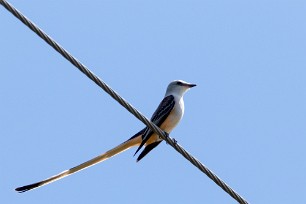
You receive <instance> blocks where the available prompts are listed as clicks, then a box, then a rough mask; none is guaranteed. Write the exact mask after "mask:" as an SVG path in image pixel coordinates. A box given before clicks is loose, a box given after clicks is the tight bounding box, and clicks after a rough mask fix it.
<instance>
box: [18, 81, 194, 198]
mask: <svg viewBox="0 0 306 204" xmlns="http://www.w3.org/2000/svg"><path fill="white" fill-rule="evenodd" d="M194 86H196V85H195V84H190V83H187V82H184V81H182V80H177V81H173V82H171V83H170V84H169V85H168V88H167V91H166V94H165V98H164V99H163V100H162V102H161V103H160V104H159V106H158V108H157V109H156V111H155V112H154V114H153V116H152V118H151V121H152V122H153V123H154V124H155V125H157V126H158V127H160V128H161V129H162V130H163V131H165V132H166V133H167V134H169V133H170V132H171V131H172V130H173V128H174V127H175V126H176V125H177V124H178V122H179V121H180V120H181V118H182V117H183V114H184V100H183V95H184V93H185V92H186V91H187V90H189V89H190V88H191V87H194ZM161 142H162V139H161V138H160V137H159V136H158V135H157V134H156V133H154V132H153V131H152V130H150V128H148V127H146V128H144V129H142V130H141V131H139V132H138V133H136V134H135V135H134V136H133V137H131V138H130V139H128V140H127V141H125V142H123V143H122V144H120V145H118V146H117V147H115V148H113V149H111V150H109V151H107V152H105V153H104V154H102V155H99V156H97V157H95V158H93V159H91V160H89V161H87V162H84V163H82V164H80V165H78V166H75V167H73V168H71V169H68V170H66V171H63V172H61V173H59V174H57V175H54V176H52V177H50V178H47V179H45V180H43V181H39V182H37V183H33V184H30V185H26V186H22V187H19V188H16V189H15V190H16V191H18V192H20V193H21V192H25V191H28V190H32V189H34V188H38V187H40V186H43V185H46V184H49V183H51V182H54V181H56V180H59V179H61V178H64V177H66V176H69V175H70V174H73V173H75V172H78V171H80V170H82V169H85V168H87V167H90V166H92V165H95V164H97V163H99V162H102V161H104V160H106V159H109V158H111V157H112V156H115V155H116V154H119V153H121V152H123V151H125V150H127V149H129V148H131V147H134V146H138V145H139V147H138V149H137V151H136V153H137V152H138V151H139V150H140V149H141V148H142V147H143V146H145V148H144V150H143V151H142V152H141V153H140V155H139V156H138V158H137V161H139V160H141V159H142V158H143V157H144V156H145V155H146V154H148V153H149V152H150V151H151V150H152V149H154V148H155V147H156V146H157V145H159V143H161ZM136 153H135V154H136ZM135 154H134V155H135Z"/></svg>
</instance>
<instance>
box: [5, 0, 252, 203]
mask: <svg viewBox="0 0 306 204" xmlns="http://www.w3.org/2000/svg"><path fill="white" fill-rule="evenodd" d="M0 4H2V6H4V7H5V8H6V9H7V10H8V11H9V12H10V13H12V14H13V15H14V16H15V17H16V18H18V19H19V20H20V21H21V22H23V23H24V24H25V25H26V26H27V27H28V28H30V29H31V30H32V31H33V32H35V33H36V34H37V35H38V36H39V37H40V38H41V39H43V40H44V41H45V42H46V43H48V44H49V45H50V46H51V47H53V48H54V49H55V50H56V51H57V52H58V53H60V54H61V55H62V56H63V57H64V58H66V59H67V60H68V61H69V62H71V63H72V64H73V65H74V66H75V67H76V68H78V69H79V70H80V71H81V72H82V73H83V74H85V75H86V76H87V77H88V78H90V79H91V80H92V81H93V82H95V83H96V84H97V85H98V86H99V87H101V88H102V89H103V90H104V91H105V92H106V93H108V94H109V95H110V96H111V97H112V98H113V99H115V100H116V101H117V102H118V103H119V104H121V105H122V106H123V107H124V108H126V109H127V110H128V111H129V112H130V113H132V114H133V115H134V116H135V117H136V118H138V119H139V120H140V121H141V122H143V123H144V124H145V125H146V126H147V127H149V128H150V129H151V130H153V131H154V132H155V133H157V134H158V135H159V136H160V137H161V138H163V139H164V140H165V141H166V142H167V143H168V144H170V145H171V146H172V147H173V148H174V149H175V150H176V151H178V152H179V153H180V154H181V155H183V156H184V157H185V158H186V159H187V160H188V161H190V162H191V163H192V164H193V165H194V166H196V167H197V168H198V169H199V170H200V171H202V172H203V173H205V174H206V175H207V176H208V177H209V178H210V179H212V180H213V181H214V182H215V183H216V184H217V185H218V186H220V187H221V188H222V189H223V190H224V191H225V192H227V193H228V194H229V195H230V196H231V197H232V198H234V199H235V200H236V201H237V202H238V203H243V204H247V203H248V202H247V201H246V200H244V199H243V198H242V197H241V196H240V195H239V194H238V193H236V192H235V191H234V190H233V189H232V188H231V187H229V186H228V185H227V184H226V183H225V182H223V181H222V180H221V179H220V178H219V177H218V176H217V175H216V174H214V173H213V172H212V171H211V170H209V169H208V168H207V167H205V166H204V165H203V164H202V163H201V162H200V161H199V160H197V159H196V158H195V157H193V156H192V155H191V154H189V153H188V152H187V151H186V150H185V149H183V147H182V146H180V145H179V144H178V143H177V141H176V140H174V139H172V138H170V137H169V136H168V135H167V134H165V133H164V132H163V131H162V130H161V129H160V128H159V127H157V126H156V125H155V124H154V123H152V122H151V121H150V120H149V119H147V118H146V117H145V116H143V115H142V114H141V113H140V112H139V111H138V110H136V109H135V108H134V107H133V106H132V105H130V104H129V103H128V102H127V101H125V100H124V99H123V98H122V97H121V96H119V95H118V94H117V93H116V92H115V91H114V90H113V89H111V88H110V87H109V86H108V85H107V84H106V83H104V82H103V81H102V80H101V79H99V77H97V76H96V75H95V74H94V73H92V72H91V71H90V70H89V69H88V68H86V66H84V65H83V64H82V63H81V62H79V61H78V60H77V59H76V58H74V57H73V56H72V55H71V54H69V53H68V52H67V51H66V50H65V49H64V48H63V47H61V46H60V45H59V44H58V43H56V42H55V41H54V40H52V39H51V37H49V36H48V35H47V34H46V33H44V32H43V31H42V30H41V29H40V28H38V27H37V26H36V25H35V24H34V23H32V22H31V21H30V20H29V19H27V18H26V17H25V16H24V15H22V14H21V13H20V12H19V11H18V10H17V9H15V8H14V7H13V6H12V5H10V4H9V3H8V2H7V1H5V0H0Z"/></svg>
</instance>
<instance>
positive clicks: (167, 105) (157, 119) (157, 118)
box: [134, 95, 175, 160]
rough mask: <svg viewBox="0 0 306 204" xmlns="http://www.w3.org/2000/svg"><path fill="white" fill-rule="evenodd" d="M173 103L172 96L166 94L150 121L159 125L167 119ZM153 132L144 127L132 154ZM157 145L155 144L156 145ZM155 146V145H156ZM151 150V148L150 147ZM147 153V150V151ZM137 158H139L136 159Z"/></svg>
mask: <svg viewBox="0 0 306 204" xmlns="http://www.w3.org/2000/svg"><path fill="white" fill-rule="evenodd" d="M174 105H175V101H174V96H173V95H169V96H166V97H165V98H164V99H163V100H162V101H161V102H160V104H159V106H158V107H157V109H156V111H155V112H154V113H153V115H152V118H151V121H152V122H153V123H154V124H155V125H157V126H161V124H162V123H163V122H164V121H165V120H166V119H167V117H168V116H169V114H170V112H171V111H172V109H173V107H174ZM152 134H153V131H152V130H151V129H150V128H148V127H147V128H146V129H145V132H144V133H143V135H142V142H141V144H140V145H139V147H138V149H137V150H136V152H135V154H134V156H135V155H136V154H137V152H138V151H139V150H140V149H141V148H142V147H143V145H144V144H145V143H146V142H147V141H148V140H149V138H150V137H151V135H152ZM156 146H157V145H156ZM156 146H155V147H156ZM151 150H152V149H151ZM147 153H148V152H147ZM138 160H139V159H138Z"/></svg>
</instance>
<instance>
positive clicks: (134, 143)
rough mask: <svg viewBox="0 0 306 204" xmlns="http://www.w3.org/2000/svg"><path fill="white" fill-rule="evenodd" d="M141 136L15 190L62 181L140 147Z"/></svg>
mask: <svg viewBox="0 0 306 204" xmlns="http://www.w3.org/2000/svg"><path fill="white" fill-rule="evenodd" d="M141 134H142V132H141V131H140V132H139V133H137V134H136V135H134V136H133V137H131V138H130V139H129V140H127V141H125V142H124V143H122V144H120V145H118V146H117V147H115V148H113V149H111V150H109V151H107V152H105V153H104V154H101V155H99V156H97V157H95V158H93V159H91V160H89V161H87V162H84V163H82V164H80V165H78V166H75V167H73V168H71V169H68V170H66V171H63V172H61V173H59V174H57V175H54V176H52V177H50V178H47V179H45V180H43V181H39V182H36V183H33V184H29V185H26V186H22V187H18V188H16V189H15V190H16V191H18V192H19V193H23V192H26V191H29V190H32V189H34V188H38V187H41V186H44V185H46V184H49V183H52V182H54V181H57V180H59V179H62V178H64V177H66V176H69V175H71V174H73V173H76V172H78V171H81V170H83V169H86V168H88V167H90V166H93V165H95V164H97V163H100V162H102V161H105V160H107V159H109V158H111V157H112V156H115V155H116V154H119V153H121V152H123V151H125V150H128V149H129V148H131V147H133V146H137V145H140V144H141V141H142V139H141Z"/></svg>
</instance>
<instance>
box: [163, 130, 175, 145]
mask: <svg viewBox="0 0 306 204" xmlns="http://www.w3.org/2000/svg"><path fill="white" fill-rule="evenodd" d="M164 133H165V135H166V138H169V133H167V132H165V131H164ZM172 141H173V143H174V144H177V141H176V139H174V138H172ZM166 143H167V144H168V142H167V140H166Z"/></svg>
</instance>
